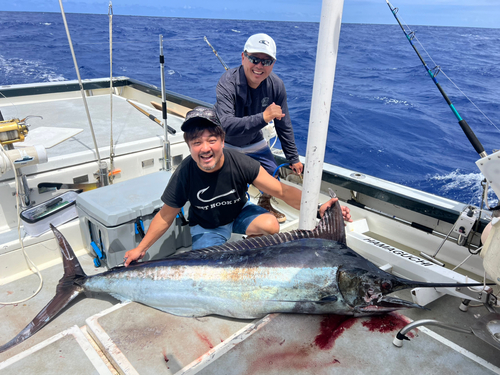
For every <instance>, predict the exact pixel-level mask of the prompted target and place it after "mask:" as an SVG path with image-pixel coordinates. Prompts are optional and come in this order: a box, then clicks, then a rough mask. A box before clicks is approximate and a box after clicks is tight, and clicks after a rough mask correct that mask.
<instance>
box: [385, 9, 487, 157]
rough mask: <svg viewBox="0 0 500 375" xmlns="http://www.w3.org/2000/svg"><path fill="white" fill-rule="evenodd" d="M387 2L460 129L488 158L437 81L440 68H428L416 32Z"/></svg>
mask: <svg viewBox="0 0 500 375" xmlns="http://www.w3.org/2000/svg"><path fill="white" fill-rule="evenodd" d="M385 1H386V2H387V5H388V6H389V9H390V10H391V12H392V14H393V15H394V18H396V21H398V24H399V26H400V27H401V30H403V33H404V34H405V35H406V39H408V41H409V42H410V44H411V46H412V47H413V49H414V51H415V52H416V53H417V56H418V58H419V59H420V61H421V62H422V64H423V65H424V67H425V69H426V71H427V73H428V74H429V76H430V77H431V78H432V80H433V81H434V83H435V84H436V86H437V88H438V90H439V92H440V93H441V95H442V96H443V98H444V100H446V103H448V105H449V106H450V109H451V111H452V112H453V114H454V115H455V117H456V118H457V119H458V123H459V125H460V127H461V128H462V130H463V132H464V133H465V135H466V137H467V139H468V140H469V142H470V143H471V144H472V147H474V149H475V150H476V152H477V153H478V154H479V156H481V157H482V158H484V157H486V156H488V155H487V154H486V152H485V151H484V147H483V145H482V144H481V142H479V140H478V139H477V137H476V135H475V134H474V132H473V131H472V129H471V128H470V126H469V124H468V123H467V121H465V120H464V119H463V118H462V117H461V116H460V114H459V113H458V111H457V110H456V108H455V106H454V105H453V103H452V102H451V100H450V98H448V95H446V93H445V92H444V90H443V88H442V87H441V85H440V84H439V82H438V81H437V79H436V76H437V75H438V73H439V72H440V70H441V69H440V67H439V66H436V67H435V68H434V72H433V71H432V70H431V69H430V68H429V67H428V66H427V64H426V62H425V60H424V59H423V57H422V55H420V53H419V52H418V49H417V47H416V46H415V44H413V39H414V38H415V32H413V31H410V32H409V33H408V32H406V30H405V28H404V26H403V25H402V24H401V21H400V20H399V18H398V16H397V13H398V11H399V9H398V8H395V7H393V6H392V5H391V3H390V2H389V0H385Z"/></svg>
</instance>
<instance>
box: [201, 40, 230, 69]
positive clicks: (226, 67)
mask: <svg viewBox="0 0 500 375" xmlns="http://www.w3.org/2000/svg"><path fill="white" fill-rule="evenodd" d="M203 40H204V41H205V42H207V44H208V45H209V46H210V48H212V51H213V52H214V54H215V56H217V58H218V59H219V61H220V63H221V64H222V66H223V67H224V69H226V70H229V67H228V66H227V65H226V63H225V62H224V60H222V57H220V56H219V54H218V53H217V51H216V50H215V48H214V47H212V45H211V44H210V42H209V41H208V39H207V37H206V36H204V37H203Z"/></svg>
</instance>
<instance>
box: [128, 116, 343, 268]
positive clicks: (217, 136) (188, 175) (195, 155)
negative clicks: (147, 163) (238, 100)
mask: <svg viewBox="0 0 500 375" xmlns="http://www.w3.org/2000/svg"><path fill="white" fill-rule="evenodd" d="M181 129H182V131H183V132H184V140H185V141H186V143H187V144H188V146H189V151H190V156H188V157H186V158H185V159H184V160H183V161H182V163H181V165H180V166H179V167H178V168H177V169H176V170H175V172H174V174H173V175H172V177H171V179H170V181H169V182H168V185H167V187H166V189H165V191H164V193H163V195H162V197H161V199H162V201H163V203H164V205H163V207H162V208H161V209H160V211H159V212H158V213H157V214H156V215H155V217H154V218H153V220H152V221H151V224H150V226H149V228H148V231H147V233H146V235H145V236H144V238H143V239H142V241H141V243H140V244H139V246H137V247H136V248H135V249H132V250H129V251H127V253H126V254H125V266H128V265H129V264H130V262H132V261H134V260H138V259H142V258H143V257H144V255H146V252H147V250H148V249H149V248H150V247H151V246H152V245H153V244H154V243H155V242H156V241H157V240H158V239H159V238H160V237H161V236H162V235H163V234H164V233H165V232H166V231H167V229H168V228H169V227H170V226H171V225H172V223H173V222H174V220H175V217H176V216H177V214H178V213H179V212H180V210H181V208H182V207H184V205H185V204H186V202H187V201H189V202H190V203H191V206H190V208H189V225H190V231H191V237H192V239H193V245H192V249H193V250H197V249H202V248H205V247H210V246H216V245H222V244H224V243H225V242H226V241H227V240H229V238H230V237H231V233H240V234H246V235H248V236H261V235H267V234H274V233H278V231H279V229H280V227H279V224H278V222H277V220H276V218H275V217H274V216H273V215H271V214H270V213H269V212H268V211H266V210H265V209H264V208H262V207H259V206H257V205H255V204H252V203H251V202H249V201H248V200H247V196H246V192H247V190H248V184H253V185H254V186H255V187H257V188H258V189H260V190H262V191H263V192H265V193H267V194H271V195H273V196H275V197H278V198H280V199H283V200H284V201H285V202H286V203H287V204H289V205H290V206H292V207H294V208H296V209H299V208H300V199H301V196H302V192H301V191H300V190H299V189H297V188H294V187H292V186H289V185H285V184H282V183H281V182H279V181H278V180H276V179H274V178H272V177H271V176H270V175H269V173H267V172H266V171H265V170H264V168H262V167H261V166H260V164H259V162H258V161H256V160H254V159H252V158H250V157H248V156H246V155H243V154H241V153H239V152H237V151H234V150H225V149H224V130H223V129H222V127H221V126H220V124H219V122H218V120H217V116H216V114H215V111H214V110H213V109H211V108H204V107H196V108H195V109H193V110H192V111H189V112H188V113H187V115H186V120H185V121H184V123H183V124H182V127H181ZM336 201H337V198H332V199H330V200H329V201H328V202H326V203H324V204H323V205H322V206H321V209H320V213H321V214H324V212H325V210H326V209H327V208H328V207H330V206H331V205H332V204H333V203H335V202H336ZM342 214H343V216H344V219H345V220H350V215H349V209H348V208H346V207H342Z"/></svg>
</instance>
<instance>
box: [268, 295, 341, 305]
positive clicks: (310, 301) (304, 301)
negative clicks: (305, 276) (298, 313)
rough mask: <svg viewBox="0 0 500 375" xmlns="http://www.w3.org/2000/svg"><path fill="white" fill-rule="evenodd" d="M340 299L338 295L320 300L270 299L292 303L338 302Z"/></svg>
mask: <svg viewBox="0 0 500 375" xmlns="http://www.w3.org/2000/svg"><path fill="white" fill-rule="evenodd" d="M337 300H338V297H337V296H328V297H325V298H321V299H319V300H300V301H299V300H295V301H292V300H276V299H272V300H269V301H272V302H290V303H320V304H324V303H331V302H337Z"/></svg>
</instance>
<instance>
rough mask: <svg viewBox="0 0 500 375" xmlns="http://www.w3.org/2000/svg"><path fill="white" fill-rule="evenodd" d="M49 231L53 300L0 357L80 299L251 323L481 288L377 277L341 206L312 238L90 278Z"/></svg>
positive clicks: (238, 246)
mask: <svg viewBox="0 0 500 375" xmlns="http://www.w3.org/2000/svg"><path fill="white" fill-rule="evenodd" d="M52 230H53V232H54V235H55V236H56V239H57V241H58V243H59V247H60V250H61V254H62V258H63V265H64V276H63V278H62V279H61V280H60V281H59V284H58V286H57V290H56V295H55V296H54V298H53V299H52V300H51V301H50V302H49V303H48V304H47V305H46V306H45V307H44V308H43V309H42V311H40V312H39V313H38V315H37V316H36V317H35V318H34V319H33V320H32V321H31V322H30V323H29V324H28V325H27V326H26V327H25V328H24V329H23V330H22V331H21V332H20V333H19V334H18V335H17V336H16V337H14V338H13V339H12V340H11V341H9V342H8V343H6V344H5V345H3V346H0V352H4V351H6V350H8V349H10V348H12V347H14V346H15V345H17V344H19V343H21V342H23V341H24V340H26V339H28V338H29V337H31V336H32V335H33V334H35V333H36V332H38V331H39V330H40V329H41V328H42V327H44V326H45V325H46V324H48V323H49V322H50V321H51V320H53V319H54V317H55V316H56V315H57V314H58V313H60V312H61V311H62V310H63V309H64V308H65V307H66V306H67V305H68V304H70V303H71V301H73V300H74V299H75V298H76V297H77V296H78V295H80V294H83V293H85V296H92V294H93V293H108V294H110V295H112V296H113V297H115V298H117V299H118V300H120V301H135V302H138V303H142V304H144V305H147V306H150V307H153V308H156V309H159V310H162V311H165V312H167V313H170V314H174V315H179V316H185V317H200V316H205V315H212V314H216V315H222V316H227V317H233V318H240V319H251V318H260V317H263V316H265V315H266V314H269V313H297V314H338V315H353V316H363V315H372V314H380V313H385V312H389V311H393V310H398V309H404V308H412V307H417V308H422V307H421V306H419V305H417V304H414V303H412V302H408V301H405V300H401V299H398V298H392V297H389V296H387V295H388V294H390V293H392V292H395V291H397V290H401V289H406V288H414V287H458V286H477V285H482V284H458V283H457V284H449V283H425V282H418V281H411V280H406V279H403V278H399V277H396V276H393V275H391V274H389V273H386V272H384V271H382V270H380V269H379V268H378V267H377V266H375V265H374V264H373V263H371V262H369V261H368V260H366V259H365V258H363V257H362V256H360V255H358V254H357V253H356V252H354V251H353V250H351V249H350V248H348V247H347V245H346V237H345V230H344V222H343V218H342V212H341V209H340V205H339V203H338V202H336V203H335V204H334V205H333V206H332V207H331V208H330V209H328V210H327V211H326V213H325V215H324V217H323V219H322V220H321V221H320V222H319V223H318V226H317V227H316V228H315V229H314V230H311V231H306V230H295V231H291V232H284V233H279V234H275V235H272V236H264V237H257V238H252V239H246V240H242V241H238V242H230V243H227V244H225V245H222V246H216V247H210V248H206V249H202V250H197V251H190V252H186V253H183V254H179V255H174V256H171V257H169V258H166V259H164V260H157V261H150V262H142V263H136V264H134V265H131V266H129V267H127V268H124V267H118V268H113V269H111V270H109V271H106V272H103V273H101V274H98V275H94V276H87V275H86V274H85V272H84V271H83V269H82V267H81V265H80V263H79V262H78V259H77V258H76V256H75V254H74V252H73V250H72V248H71V246H70V245H69V243H68V242H67V241H66V239H65V238H64V237H63V235H62V234H61V233H60V232H59V231H58V230H57V229H56V228H54V227H52Z"/></svg>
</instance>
